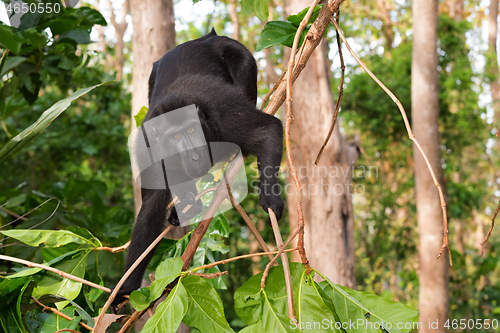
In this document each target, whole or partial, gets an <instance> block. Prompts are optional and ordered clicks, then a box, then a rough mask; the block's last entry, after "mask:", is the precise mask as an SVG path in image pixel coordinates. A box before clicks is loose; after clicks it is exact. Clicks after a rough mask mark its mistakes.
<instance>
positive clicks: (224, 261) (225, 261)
mask: <svg viewBox="0 0 500 333" xmlns="http://www.w3.org/2000/svg"><path fill="white" fill-rule="evenodd" d="M297 250H298V248H297V247H294V248H293V249H289V250H283V251H281V252H292V251H297ZM278 253H280V252H279V251H270V252H259V253H249V254H243V255H241V256H237V257H232V258H228V259H223V260H220V261H216V262H213V263H211V264H207V265H203V266H200V267H196V268H193V269H190V270H189V271H187V272H188V274H191V273H193V272H196V271H200V270H202V269H205V268H212V267H215V266H217V265H224V264H227V263H228V262H231V261H236V260H240V259H245V258H252V257H257V256H267V255H269V254H278Z"/></svg>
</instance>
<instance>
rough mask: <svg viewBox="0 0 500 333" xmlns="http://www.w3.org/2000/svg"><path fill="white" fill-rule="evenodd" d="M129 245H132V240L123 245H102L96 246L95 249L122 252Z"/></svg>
mask: <svg viewBox="0 0 500 333" xmlns="http://www.w3.org/2000/svg"><path fill="white" fill-rule="evenodd" d="M129 246H130V241H128V242H127V243H125V244H123V245H122V246H118V247H107V246H101V247H96V248H95V249H94V250H95V251H109V252H111V253H118V252H121V251H123V250H126V249H128V247H129Z"/></svg>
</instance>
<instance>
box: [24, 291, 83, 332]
mask: <svg viewBox="0 0 500 333" xmlns="http://www.w3.org/2000/svg"><path fill="white" fill-rule="evenodd" d="M31 299H32V300H33V302H35V303H36V304H38V305H39V306H41V307H42V308H43V311H52V312H54V313H55V314H56V315H58V316H60V317H63V318H64V319H66V320H68V321H72V320H73V318H71V317H70V316H68V315H66V314H64V313H62V312H61V311H59V310H57V309H56V308H51V307H49V306H47V305H45V304H42V303H41V302H40V301H39V300H37V299H36V298H35V297H33V296H31ZM79 324H80V325H82V326H83V327H85V328H86V329H88V330H89V331H92V327H90V326H89V325H87V324H85V323H83V322H79Z"/></svg>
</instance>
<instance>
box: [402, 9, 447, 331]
mask: <svg viewBox="0 0 500 333" xmlns="http://www.w3.org/2000/svg"><path fill="white" fill-rule="evenodd" d="M437 6H438V1H437V0H414V1H413V22H414V24H413V31H414V32H413V55H412V75H411V79H412V83H411V84H412V89H411V100H412V125H413V130H414V134H415V136H416V138H417V140H418V141H419V143H420V145H421V146H422V149H423V150H424V151H425V153H426V154H427V157H428V158H429V161H430V163H431V165H432V168H433V170H434V172H435V173H436V177H437V178H438V180H439V182H440V184H441V186H442V188H443V191H444V184H443V181H442V180H443V172H442V168H441V163H440V145H439V123H438V121H439V87H438V72H437V63H438V58H437V13H438V11H437V9H438V8H437ZM413 151H414V153H413V155H414V158H415V188H416V202H417V220H418V229H419V242H420V245H419V250H420V276H419V281H420V294H419V307H420V319H419V320H420V322H421V323H422V326H423V327H422V330H421V332H431V331H432V332H433V333H436V332H447V330H446V329H445V328H444V327H443V324H444V323H445V322H446V320H447V319H448V260H447V258H446V255H444V257H443V258H441V259H440V260H437V259H436V256H437V255H438V253H439V251H440V248H441V245H442V239H443V226H442V212H441V207H440V202H439V195H438V191H437V189H436V187H435V185H434V183H433V181H432V178H431V175H430V173H429V170H428V169H427V166H426V163H425V161H424V159H423V157H422V155H421V154H420V152H419V151H418V149H417V148H416V147H414V149H413ZM436 320H439V328H438V329H437V330H436V329H430V328H429V321H430V322H432V323H434V322H436Z"/></svg>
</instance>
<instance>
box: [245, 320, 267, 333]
mask: <svg viewBox="0 0 500 333" xmlns="http://www.w3.org/2000/svg"><path fill="white" fill-rule="evenodd" d="M262 332H263V331H262V325H261V324H260V322H259V323H257V324H255V325H251V326H247V327H245V328H244V329H242V330H241V331H240V332H239V333H262Z"/></svg>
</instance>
